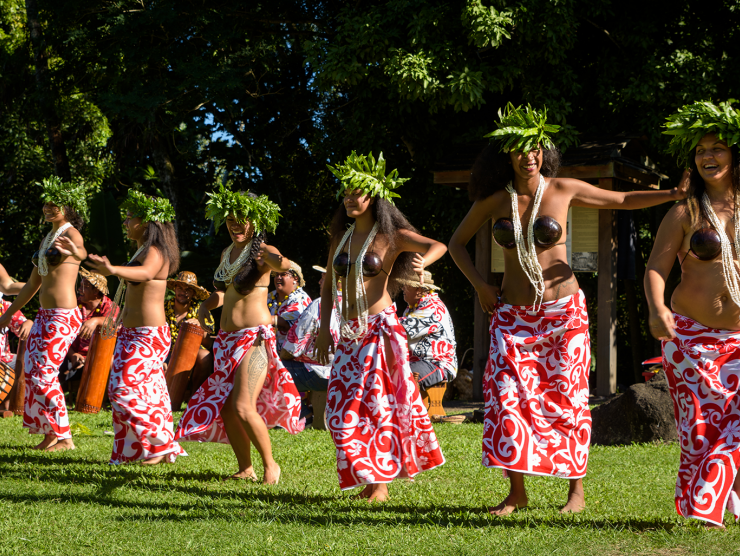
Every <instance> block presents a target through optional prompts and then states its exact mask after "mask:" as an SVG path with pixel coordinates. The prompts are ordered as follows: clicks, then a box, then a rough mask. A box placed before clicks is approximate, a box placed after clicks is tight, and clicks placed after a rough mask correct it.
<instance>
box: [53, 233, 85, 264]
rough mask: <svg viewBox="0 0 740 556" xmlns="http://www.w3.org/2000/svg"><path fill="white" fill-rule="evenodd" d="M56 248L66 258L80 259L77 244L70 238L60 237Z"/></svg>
mask: <svg viewBox="0 0 740 556" xmlns="http://www.w3.org/2000/svg"><path fill="white" fill-rule="evenodd" d="M54 247H55V248H56V249H57V250H58V251H59V252H60V253H61V254H62V255H64V256H65V257H74V258H75V259H78V260H79V259H80V258H79V257H78V256H77V252H78V251H79V250H78V249H77V245H75V242H74V241H72V240H71V239H69V238H68V237H65V236H61V237H58V238H57V239H56V241H55V242H54Z"/></svg>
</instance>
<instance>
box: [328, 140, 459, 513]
mask: <svg viewBox="0 0 740 556" xmlns="http://www.w3.org/2000/svg"><path fill="white" fill-rule="evenodd" d="M329 169H330V170H331V171H332V172H333V173H334V175H336V176H337V177H338V178H339V180H340V183H341V185H340V189H339V191H338V192H337V197H339V196H340V195H342V194H344V200H343V202H342V204H341V205H340V206H339V207H338V208H337V211H336V213H335V214H334V219H333V221H332V225H331V247H330V249H329V264H328V265H327V268H329V267H331V268H332V269H333V270H332V279H331V280H326V281H325V282H324V285H323V287H322V292H321V297H322V299H327V300H328V299H333V303H332V304H330V303H322V305H321V330H320V332H319V335H318V337H317V339H316V352H317V358H318V361H319V363H320V364H322V365H327V364H329V350H333V351H334V353H335V355H334V361H333V362H332V368H331V374H330V376H329V390H328V392H327V399H328V403H327V408H326V417H327V422H328V425H329V430H330V431H331V435H332V439H333V440H334V444H335V445H336V448H337V471H338V473H339V486H340V488H342V490H346V489H350V488H354V487H356V486H359V485H366V486H365V488H364V489H363V491H362V492H361V493H360V495H359V496H360V497H361V498H367V499H368V500H373V501H379V502H382V501H384V500H386V499H387V498H388V483H390V482H391V481H393V479H395V478H396V477H413V476H414V475H417V474H418V473H419V472H421V471H426V470H428V469H433V468H434V467H437V466H439V465H442V464H443V463H444V456H443V455H442V451H441V450H440V448H439V444H438V442H437V438H436V436H435V434H434V430H433V429H432V425H431V422H430V421H429V417H428V416H427V412H426V409H425V408H424V405H423V404H422V401H421V396H420V394H419V390H418V389H417V387H416V383H415V381H414V378H413V376H412V375H411V368H410V367H409V352H408V344H407V342H406V332H405V331H404V329H403V326H401V323H400V322H399V320H398V316H397V315H396V306H395V304H394V303H393V296H394V295H395V294H396V293H398V291H399V290H400V284H399V283H398V281H397V279H398V277H399V276H402V275H404V274H407V273H409V272H411V271H412V270H413V272H415V273H416V274H418V275H419V276H420V277H422V276H423V272H424V266H425V265H427V264H431V263H433V262H434V261H436V260H437V259H439V258H440V257H441V256H442V255H444V253H445V251H446V250H447V249H446V248H445V246H444V245H443V244H441V243H439V242H438V241H434V240H433V239H429V238H426V237H424V236H422V235H420V234H419V233H417V231H416V230H415V229H414V227H413V226H411V224H409V222H408V221H407V220H406V217H405V216H404V215H403V214H402V213H401V211H399V210H398V209H397V208H396V207H395V205H394V204H393V202H392V198H393V197H399V195H398V194H397V193H394V192H393V190H394V189H396V188H397V187H398V186H400V185H401V184H402V183H403V182H405V181H407V180H406V179H403V178H398V172H397V171H396V170H393V172H391V173H390V174H388V176H386V175H385V160H384V159H383V154H382V153H381V154H380V156H379V157H378V160H377V162H376V160H375V159H374V158H373V156H372V154H370V155H369V156H368V157H365V156H358V155H357V154H355V153H354V152H353V153H352V154H351V155H350V156H349V157H348V158H347V161H346V162H345V164H339V165H337V167H336V168H332V167H331V166H329ZM352 220H354V222H353V223H352V225H351V226H350V227H349V229H347V225H348V224H349V223H350V221H352ZM420 279H421V280H423V278H420ZM338 280H341V283H342V290H343V292H344V294H343V297H342V301H341V307H340V306H339V302H338V297H337V281H338ZM330 295H332V296H333V297H329V296H330ZM332 306H336V309H337V313H339V315H340V316H341V324H340V335H341V338H340V340H339V343H338V345H337V346H336V349H334V347H335V346H334V345H333V344H334V342H333V340H332V336H331V333H330V323H331V313H332Z"/></svg>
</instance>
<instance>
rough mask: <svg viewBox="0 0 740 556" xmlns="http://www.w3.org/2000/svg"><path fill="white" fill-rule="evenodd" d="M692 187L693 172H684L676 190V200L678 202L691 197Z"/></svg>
mask: <svg viewBox="0 0 740 556" xmlns="http://www.w3.org/2000/svg"><path fill="white" fill-rule="evenodd" d="M690 186H691V170H684V171H683V176H681V181H680V182H678V187H677V188H676V198H677V199H678V200H681V199H685V198H686V197H688V196H689V187H690Z"/></svg>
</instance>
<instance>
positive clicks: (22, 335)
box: [18, 319, 33, 340]
mask: <svg viewBox="0 0 740 556" xmlns="http://www.w3.org/2000/svg"><path fill="white" fill-rule="evenodd" d="M31 328H33V321H32V320H31V319H28V320H27V321H26V322H24V323H23V324H21V329H20V330H19V331H18V339H19V340H28V337H29V336H30V335H31Z"/></svg>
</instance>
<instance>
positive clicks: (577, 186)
mask: <svg viewBox="0 0 740 556" xmlns="http://www.w3.org/2000/svg"><path fill="white" fill-rule="evenodd" d="M499 114H501V112H499ZM546 116H547V113H546V111H545V113H544V114H540V113H538V112H537V111H535V110H533V109H531V108H530V107H527V109H526V110H525V109H523V108H521V107H520V108H514V107H513V106H511V105H508V106H507V108H506V111H505V112H504V114H503V115H501V121H500V122H499V123H498V124H497V125H498V126H499V129H498V130H496V131H495V132H493V133H492V134H491V135H489V136H491V137H493V141H492V142H491V144H489V145H488V146H487V147H486V148H485V149H483V151H482V152H481V154H480V155H479V156H478V158H477V160H476V162H475V164H474V166H473V169H472V172H471V178H470V185H469V189H468V192H469V196H470V198H471V199H472V200H474V201H475V202H474V203H473V206H472V207H471V209H470V211H469V212H468V214H467V216H466V217H465V218H464V219H463V221H462V223H461V224H460V226H458V228H457V230H456V231H455V234H454V235H453V236H452V239H451V240H450V246H449V247H450V255H452V258H453V259H454V260H455V262H456V263H457V266H458V267H459V268H460V270H461V271H462V272H463V274H465V276H466V277H467V278H468V280H470V282H471V284H473V286H474V287H475V290H476V293H477V295H478V300H479V302H480V304H481V306H482V308H483V310H484V311H486V312H487V313H489V314H492V315H493V317H492V319H491V345H490V352H489V361H488V365H487V368H486V373H485V376H484V379H483V387H484V394H485V400H486V415H485V426H484V429H483V464H484V465H485V466H487V467H493V468H499V469H502V470H503V471H504V474H505V475H508V477H509V481H510V491H509V494H508V496H506V498H505V499H504V500H503V501H502V502H501V503H500V504H498V505H497V506H495V507H493V508H490V510H489V511H490V512H491V513H492V514H494V515H498V516H502V515H508V514H510V513H511V512H513V511H515V510H516V509H521V508H524V507H526V506H527V503H528V498H527V493H526V490H525V487H524V475H546V476H555V477H561V478H566V479H569V491H568V500H567V502H566V504H565V506H564V507H563V508H562V510H561V511H562V512H579V511H581V510H583V508H584V507H585V498H584V492H583V477H584V476H585V474H586V467H587V463H588V449H589V445H590V439H591V414H590V411H589V409H588V395H589V391H588V373H589V369H590V365H591V358H590V349H591V348H590V340H589V335H588V314H587V313H586V303H585V297H584V295H583V292H582V291H581V290H580V289H579V287H578V282H577V281H576V277H575V275H574V274H573V271H572V270H571V268H570V266H568V259H567V252H566V246H565V233H564V232H563V230H565V229H566V226H565V224H566V221H567V215H568V209H569V207H571V206H579V207H590V208H597V209H599V208H604V209H639V208H644V207H649V206H654V205H657V204H660V203H665V202H668V201H675V200H679V199H681V198H682V197H683V196H684V193H683V192H682V191H679V190H677V189H672V190H670V191H655V192H642V191H640V192H627V193H624V192H619V191H607V190H604V189H599V188H597V187H594V186H592V185H590V184H588V183H586V182H583V181H580V180H575V179H564V178H557V177H556V176H557V171H558V168H559V165H560V153H559V151H558V149H557V147H556V146H555V145H554V144H553V142H552V140H551V139H550V136H549V134H550V133H557V131H558V130H559V127H558V126H552V125H549V124H547V123H546ZM527 121H528V122H533V123H532V127H536V131H537V133H536V134H535V135H532V134H531V133H529V132H530V131H531V130H530V129H522V128H527V127H530V126H529V124H527V125H523V124H522V123H521V122H527ZM520 131H526V132H527V133H520ZM489 219H490V220H492V221H493V222H494V223H495V224H494V226H493V235H494V239H495V240H496V242H497V243H498V244H499V245H501V246H502V247H504V265H505V266H504V268H505V272H504V280H503V284H502V287H501V288H500V289H499V288H498V287H497V286H494V285H491V284H488V283H487V282H486V280H485V278H483V276H481V275H480V273H479V272H478V270H477V269H476V268H475V265H474V264H473V261H472V260H471V258H470V255H469V254H468V252H467V249H466V248H465V246H466V245H467V243H468V242H469V241H470V239H471V238H472V237H473V236H474V235H475V234H476V232H477V231H478V230H479V229H480V227H481V226H482V225H483V224H484V223H485V222H486V221H487V220H489ZM525 238H526V243H525V241H524V240H525Z"/></svg>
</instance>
